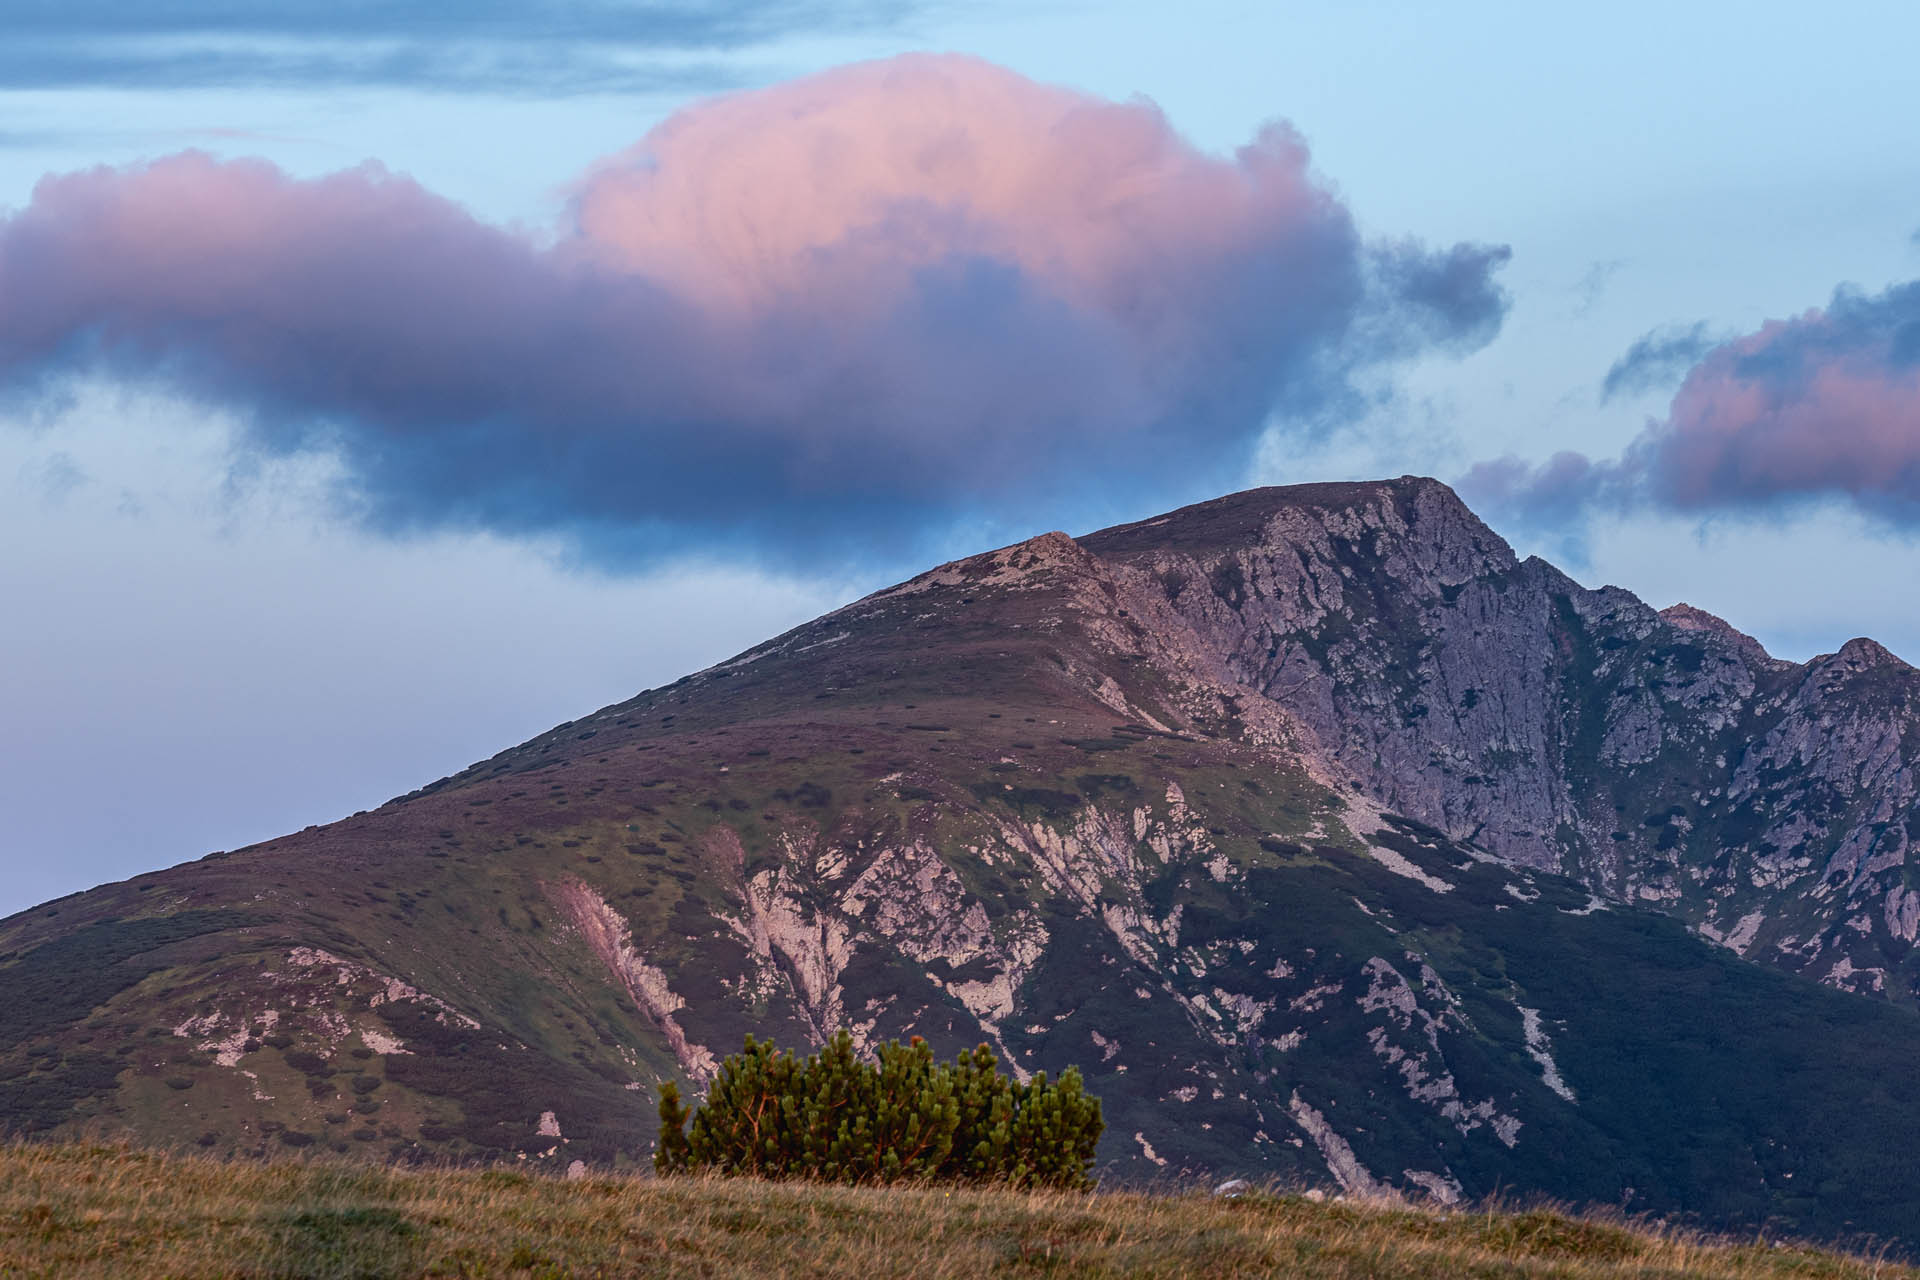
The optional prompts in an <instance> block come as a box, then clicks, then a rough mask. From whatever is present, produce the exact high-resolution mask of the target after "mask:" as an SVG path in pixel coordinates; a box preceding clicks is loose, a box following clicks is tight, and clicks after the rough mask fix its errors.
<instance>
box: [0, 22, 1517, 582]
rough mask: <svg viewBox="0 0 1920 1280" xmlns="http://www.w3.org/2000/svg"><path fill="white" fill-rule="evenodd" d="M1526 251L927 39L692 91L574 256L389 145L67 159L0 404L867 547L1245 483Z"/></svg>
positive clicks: (378, 487)
mask: <svg viewBox="0 0 1920 1280" xmlns="http://www.w3.org/2000/svg"><path fill="white" fill-rule="evenodd" d="M987 170H990V171H992V172H995V173H1000V174H1006V175H1009V180H1008V181H1005V182H999V183H982V182H981V181H980V174H981V173H982V172H983V171H987ZM770 190H771V191H777V192H779V193H780V198H779V199H778V200H777V201H770V200H768V199H767V198H766V194H767V192H768V191H770ZM1506 258H1507V252H1506V250H1505V249H1504V248H1499V247H1487V246H1475V245H1459V246H1454V247H1452V248H1447V249H1440V250H1433V249H1429V248H1425V247H1422V246H1420V245H1417V244H1415V243H1413V242H1411V241H1396V242H1389V243H1384V244H1381V243H1371V242H1368V241H1367V240H1365V239H1364V238H1363V237H1362V236H1361V235H1360V234H1359V232H1358V231H1357V229H1356V227H1355V225H1354V221H1353V219H1352V217H1351V215H1350V214H1349V212H1348V211H1347V209H1346V208H1345V207H1344V206H1343V205H1341V204H1340V202H1339V201H1338V200H1337V199H1335V198H1334V197H1333V196H1332V195H1331V194H1330V193H1329V192H1328V191H1326V190H1325V188H1323V187H1321V186H1320V185H1319V184H1318V182H1317V181H1316V180H1315V178H1314V177H1313V175H1312V172H1311V164H1310V160H1309V157H1308V154H1307V151H1306V148H1305V146H1304V145H1303V144H1302V143H1301V141H1300V139H1299V138H1298V137H1297V136H1296V135H1295V134H1293V133H1292V132H1291V130H1289V129H1287V128H1285V127H1283V126H1272V127H1269V128H1268V129H1266V130H1265V131H1263V132H1262V133H1261V134H1260V135H1259V137H1257V138H1256V139H1255V140H1254V141H1253V142H1252V143H1250V144H1248V145H1247V146H1246V147H1243V148H1242V149H1241V150H1240V151H1239V152H1238V153H1237V154H1236V155H1235V156H1234V157H1233V158H1232V159H1222V158H1217V157H1214V156H1210V155H1207V154H1204V153H1202V152H1200V151H1198V150H1197V149H1195V148H1193V147H1192V146H1191V145H1189V144H1188V143H1187V142H1185V141H1184V140H1183V139H1181V138H1180V137H1179V136H1178V135H1177V134H1176V133H1174V132H1173V130H1172V129H1171V127H1170V126H1169V125H1168V123H1167V121H1166V120H1165V118H1164V117H1163V116H1162V115H1161V114H1160V113H1159V111H1158V110H1157V109H1156V108H1154V107H1153V106H1152V105H1151V104H1150V103H1145V102H1138V101H1136V102H1131V103H1126V104H1116V103H1110V102H1104V101H1100V100H1097V99H1092V98H1088V97H1085V96H1082V95H1079V94H1075V93H1072V92H1069V91H1066V90H1061V89H1056V88H1052V87H1048V86H1043V85H1038V84H1035V83H1033V82H1031V81H1028V80H1025V79H1023V78H1022V77H1019V76H1017V75H1015V74H1013V73H1011V72H1008V71H1004V70H1002V69H1000V68H997V67H993V66H991V65H989V64H986V63H983V62H979V61H977V60H974V59H968V58H957V57H944V58H942V57H927V56H908V57H904V58H898V59H893V60H890V61H887V62H880V63H868V64H861V65H858V66H853V67H846V68H841V69H839V70H837V71H833V72H829V73H826V74H824V75H821V76H815V77H810V78H808V79H805V80H801V81H796V82H793V83H791V84H788V85H783V86H779V87H778V88H775V89H771V90H761V91H757V92H754V93H750V94H740V95H734V96H731V97H726V98H720V99H716V100H712V101H709V102H705V103H702V104H699V105H697V106H695V107H692V108H689V109H688V110H686V111H684V112H682V113H680V114H679V115H677V116H675V117H673V118H671V119H669V120H668V121H666V122H665V123H663V124H662V125H661V126H660V127H659V128H658V129H656V130H655V131H654V132H653V133H652V134H650V135H649V136H648V138H647V139H646V140H645V141H644V142H643V143H642V144H641V145H639V146H638V147H636V148H634V149H633V150H632V151H630V152H627V153H624V154H622V155H618V156H614V157H610V158H609V159H608V160H606V161H604V162H603V163H601V164H599V165H597V166H595V167H594V169H593V170H592V171H591V172H590V174H589V175H588V176H587V177H586V178H585V179H584V180H583V181H582V182H581V183H580V184H579V186H578V188H577V194H576V198H575V202H574V206H573V211H572V223H571V225H570V226H568V227H566V228H563V229H562V230H561V232H560V234H559V235H558V236H557V237H555V238H553V239H551V240H550V241H549V240H535V239H533V238H531V237H529V236H526V235H523V234H521V233H520V232H518V231H512V230H507V229H503V228H499V227H495V226H491V225H489V224H486V223H483V222H480V221H478V220H476V219H475V218H473V217H472V216H471V215H470V214H468V213H467V212H465V211H464V210H462V209H460V208H459V207H458V206H456V205H454V204H452V203H451V202H449V201H446V200H443V199H441V198H439V197H437V196H435V195H433V194H432V193H430V192H427V191H425V190H423V189H422V188H420V187H419V186H418V185H417V184H415V183H412V182H410V181H408V180H406V179H403V178H398V177H395V176H392V175H389V174H386V173H384V172H382V171H380V170H378V169H374V168H363V169H359V170H353V171H348V172H345V173H340V174H335V175H332V176H330V177H327V178H323V179H318V180H308V181H297V180H294V179H291V178H289V177H287V176H286V175H285V174H283V173H281V172H280V171H279V170H277V169H276V168H274V167H273V166H271V165H269V164H266V163H264V162H260V161H239V162H227V163H222V162H218V161H215V160H213V159H211V158H209V157H207V156H205V155H200V154H196V153H187V154H184V155H180V156H175V157H170V158H168V159H165V160H161V161H157V162H155V163H153V164H151V165H147V166H142V167H137V168H133V169H127V170H111V169H96V170H92V171H89V172H85V173H79V174H71V175H65V176H62V177H57V178H49V179H46V180H44V181H43V182H42V183H41V184H40V185H39V187H38V188H37V189H36V192H35V196H34V199H33V201H32V203H31V204H30V205H29V206H27V207H26V208H25V209H23V210H21V211H20V212H19V213H18V214H16V215H14V216H13V217H12V218H10V219H7V220H6V221H4V222H0V393H11V394H13V395H15V396H32V395H38V394H43V393H46V392H49V391H52V390H56V389H58V388H59V387H60V386H61V385H62V383H63V380H67V379H70V378H72V377H74V376H76V375H78V376H97V375H101V374H106V375H110V376H114V377H118V378H121V379H126V380H130V381H135V382H141V383H149V384H155V385H158V386H160V387H163V388H165V389H168V390H171V391H173V392H175V393H177V394H181V395H184V396H188V397H191V398H193V399H195V400H198V401H201V402H204V403H206V404H208V405H212V406H217V407H220V408H224V409H226V410H229V411H231V412H233V413H235V414H236V415H238V416H239V418H240V420H241V421H242V423H243V424H244V426H243V432H244V434H243V438H242V441H241V444H242V447H243V449H245V450H248V451H251V452H252V453H254V454H256V455H285V454H293V453H300V452H304V451H315V452H322V453H326V454H329V455H331V456H333V457H335V458H337V459H338V460H339V462H340V464H341V466H342V470H343V473H344V475H345V482H344V488H343V490H342V494H341V498H342V501H343V503H344V504H346V505H347V506H348V508H349V509H350V510H351V511H352V512H353V513H354V514H355V515H357V516H358V518H360V519H361V520H363V521H364V522H366V523H367V524H369V525H371V526H373V527H375V528H378V529H381V530H385V531H390V532H401V531H406V530H414V529H421V530H425V529H441V528H474V529H485V530H489V531H492V532H495V533H500V534H506V535H509V536H515V535H555V534H557V535H560V536H562V537H564V538H567V539H570V540H571V541H572V542H573V544H574V545H575V546H577V547H578V548H579V549H580V550H581V552H582V554H584V555H586V556H588V557H591V558H594V559H597V560H599V561H601V562H604V563H607V564H612V565H618V564H624V563H633V562H637V561H641V560H644V559H646V558H647V557H650V556H654V555H657V554H659V553H661V552H663V551H672V550H675V549H679V548H686V547H692V546H699V547H714V546H717V545H723V544H729V543H731V544H733V545H735V546H738V547H743V548H747V549H750V550H753V551H756V552H758V553H760V554H763V555H767V556H774V557H787V558H796V559H798V558H805V557H818V556H822V555H825V556H834V557H847V558H863V557H867V556H870V555H872V554H873V553H874V552H875V551H876V550H877V549H882V548H884V549H886V550H887V552H888V553H889V554H900V553H902V552H905V551H907V550H909V548H908V546H907V544H909V543H911V542H913V540H914V539H916V538H923V537H929V538H931V537H938V536H939V535H940V534H942V533H944V532H945V531H947V530H950V529H952V528H954V527H956V526H957V525H959V524H961V523H968V522H976V521H987V522H990V523H991V522H993V521H996V520H1003V521H1007V522H1011V523H1019V524H1022V525H1024V524H1028V523H1030V522H1031V521H1032V520H1033V519H1034V513H1035V512H1040V511H1045V512H1047V513H1048V515H1047V516H1045V517H1044V518H1046V519H1047V520H1049V521H1050V522H1052V523H1055V524H1058V523H1060V522H1062V521H1066V520H1070V519H1072V518H1073V515H1074V513H1075V512H1076V511H1078V510H1085V509H1087V504H1089V503H1093V502H1105V503H1111V502H1114V501H1116V500H1118V501H1126V500H1130V498H1132V497H1135V496H1137V497H1141V498H1150V497H1155V496H1166V495H1167V494H1168V493H1169V492H1173V493H1180V492H1182V486H1197V487H1214V486H1218V485H1223V484H1226V483H1230V482H1231V481H1232V480H1233V479H1235V478H1236V477H1237V476H1238V475H1239V474H1242V472H1243V468H1244V466H1245V464H1246V462H1247V460H1248V458H1249V457H1250V455H1251V452H1252V450H1253V448H1254V445H1255V443H1256V442H1257V440H1258V439H1259V437H1260V436H1261V434H1262V432H1263V431H1264V430H1265V429H1266V428H1267V427H1268V425H1269V423H1270V422H1271V421H1272V420H1273V419H1274V417H1275V415H1276V414H1280V415H1283V416H1285V417H1288V418H1289V419H1290V420H1301V419H1314V420H1316V421H1320V422H1324V421H1326V420H1327V419H1328V418H1329V417H1333V416H1337V415H1338V414H1339V413H1340V412H1341V411H1342V408H1343V406H1347V405H1350V404H1351V403H1352V402H1353V399H1354V393H1353V390H1352V388H1353V387H1354V385H1355V381H1356V378H1357V375H1359V374H1361V373H1362V372H1369V373H1371V372H1374V371H1378V370H1381V369H1382V368H1384V367H1387V366H1390V365H1391V364H1392V363H1393V362H1394V361H1397V360H1401V359H1404V358H1408V357H1413V356H1418V355H1421V354H1424V353H1427V352H1433V351H1440V352H1460V351H1465V350H1469V349H1472V348H1473V347H1475V346H1476V345H1478V344H1481V343H1484V342H1485V341H1487V340H1488V339H1489V338H1491V337H1492V336H1493V335H1494V333H1495V332H1496V331H1497V329H1498V327H1499V324H1500V321H1501V318H1502V316H1503V315H1504V314H1505V309H1506V297H1505V294H1504V292H1503V291H1502V290H1501V289H1500V288H1499V286H1498V285H1497V283H1496V280H1495V277H1496V273H1497V271H1498V269H1499V268H1500V266H1501V265H1502V264H1503V263H1504V262H1505V261H1506Z"/></svg>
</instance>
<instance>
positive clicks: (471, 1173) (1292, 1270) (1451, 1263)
mask: <svg viewBox="0 0 1920 1280" xmlns="http://www.w3.org/2000/svg"><path fill="white" fill-rule="evenodd" d="M1916 1274H1920V1273H1916V1272H1914V1271H1912V1270H1910V1269H1908V1268H1906V1267H1901V1266H1897V1265H1894V1264H1892V1263H1890V1262H1888V1261H1886V1260H1885V1259H1875V1258H1873V1257H1860V1256H1845V1255H1840V1254H1835V1253H1824V1252H1819V1251H1816V1250H1813V1249H1809V1248H1802V1247H1782V1246H1780V1245H1778V1244H1774V1243H1769V1242H1765V1241H1758V1240H1755V1241H1745V1242H1740V1241H1724V1240H1720V1241H1717V1240H1710V1239H1706V1238H1702V1237H1697V1236H1694V1235H1690V1234H1688V1233H1685V1232H1679V1231H1673V1230H1661V1229H1648V1228H1644V1227H1639V1226H1628V1225H1622V1224H1617V1223H1608V1222H1601V1221H1594V1220H1587V1219H1581V1218H1578V1217H1574V1216H1569V1215H1565V1214H1559V1213H1554V1212H1548V1211H1538V1210H1536V1211H1527V1212H1499V1211H1488V1210H1485V1209H1481V1210H1476V1211H1470V1212H1456V1213H1446V1214H1436V1213H1431V1212H1425V1211H1413V1210H1408V1209H1404V1208H1396V1207H1392V1206H1384V1205H1376V1206H1367V1205H1356V1204H1347V1203H1336V1202H1328V1203H1320V1202H1315V1201H1313V1200H1310V1199H1308V1198H1306V1197H1304V1196H1294V1195H1270V1194H1262V1193H1256V1194H1251V1195H1246V1196H1243V1197H1240V1198H1237V1199H1216V1198H1213V1197H1211V1196H1207V1195H1204V1194H1199V1193H1194V1194H1143V1193H1137V1192H1116V1193H1107V1192H1101V1193H1095V1194H1077V1195H1062V1194H1022V1193H1014V1192H1006V1191H989V1190H955V1191H951V1192H949V1191H946V1190H942V1189H937V1188H920V1189H904V1190H903V1189H891V1190H880V1189H859V1188H845V1187H823V1186H807V1185H796V1184H784V1185H782V1184H770V1183H756V1182H746V1181H731V1182H729V1181H698V1180H669V1181H659V1180H655V1179H653V1178H650V1177H590V1178H586V1179H583V1180H578V1181H573V1182H565V1181H559V1180H555V1179H552V1178H547V1177H533V1176H529V1175H525V1174H522V1173H519V1172H517V1171H514V1170H505V1169H496V1170H475V1169H443V1170H425V1171H421V1170H397V1169H384V1168H368V1167H365V1166H357V1167H356V1166H349V1165H344V1164H330V1163H325V1162H319V1161H302V1160H292V1159H289V1160H282V1161H278V1162H271V1163H246V1162H233V1163H228V1162H221V1161H217V1160H213V1159H208V1158H204V1157H198V1156H180V1155H164V1154H158V1153H154V1152H150V1151H142V1150H137V1149H132V1148H126V1147H105V1146H80V1145H68V1146H45V1145H27V1144H19V1145H13V1146H9V1147H4V1148H0V1276H57V1277H69V1276H72V1277H84V1276H169V1277H216V1276H218V1277H227V1276H233V1277H240V1276H259V1277H268V1276H287V1277H309V1276H311V1277H349V1276H367V1277H372V1276H503V1277H504V1276H525V1277H562V1276H607V1277H614V1276H714V1277H723V1276H741V1277H749V1276H751V1277H766V1276H782V1275H793V1276H859V1277H874V1278H875V1280H877V1278H879V1277H929V1278H933V1277H978V1276H990V1275H1008V1276H1026V1275H1058V1276H1169V1277H1172V1276H1181V1277H1185V1276H1206V1277H1235V1276H1275V1275H1282V1276H1309V1277H1353V1278H1356V1280H1357V1278H1359V1277H1370V1278H1371V1277H1388V1278H1393V1277H1409V1278H1411V1277H1453V1276H1486V1277H1534V1276H1539V1277H1549V1276H1552V1277H1569V1278H1583V1280H1584V1278H1586V1277H1594V1278H1599V1277H1628V1276H1631V1277H1636V1278H1650V1277H1661V1276H1710V1277H1742V1278H1747V1277H1752V1278H1755V1280H1758V1278H1760V1277H1829V1276H1830V1277H1853V1276H1859V1277H1876V1278H1878V1277H1895V1276H1909V1277H1910V1276H1914V1275H1916Z"/></svg>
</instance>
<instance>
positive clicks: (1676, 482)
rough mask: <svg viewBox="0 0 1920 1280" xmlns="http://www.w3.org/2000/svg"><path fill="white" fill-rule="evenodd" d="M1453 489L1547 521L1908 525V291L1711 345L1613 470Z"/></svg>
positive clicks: (1918, 462) (1556, 465) (1919, 406)
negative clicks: (1600, 515)
mask: <svg viewBox="0 0 1920 1280" xmlns="http://www.w3.org/2000/svg"><path fill="white" fill-rule="evenodd" d="M1616 367H1618V366H1616ZM1462 487H1463V489H1465V490H1466V491H1468V492H1469V493H1470V494H1473V495H1476V496H1479V497H1482V498H1484V499H1486V500H1488V501H1490V502H1492V503H1495V504H1497V505H1500V506H1503V507H1506V508H1507V509H1509V510H1512V511H1513V512H1514V513H1515V514H1517V515H1521V516H1533V517H1535V518H1545V519H1547V520H1548V521H1549V522H1551V521H1552V520H1554V519H1566V518H1568V517H1569V516H1574V515H1577V514H1578V513H1579V512H1580V511H1581V509H1582V508H1583V507H1584V506H1585V505H1588V504H1590V503H1592V502H1595V501H1601V502H1606V503H1610V504H1616V505H1631V504H1633V503H1638V502H1647V501H1651V502H1655V503H1658V504H1660V505H1663V506H1666V507H1669V508H1672V509H1675V510H1681V511H1702V512H1704V511H1714V510H1733V509H1741V508H1756V507H1763V506H1767V505H1771V504H1775V503H1779V502H1793V501H1810V500H1819V499H1841V500H1845V501H1850V502H1852V503H1854V504H1856V505H1858V506H1859V507H1861V508H1862V509H1864V510H1867V511H1870V512H1872V513H1874V514H1876V515H1879V516H1882V517H1885V518H1887V519H1890V520H1893V521H1895V522H1897V523H1902V524H1915V523H1920V282H1916V283H1911V284H1905V285H1897V286H1894V287H1893V288H1890V289H1887V290H1885V291H1883V292H1881V293H1879V294H1873V295H1868V294H1863V293H1860V292H1859V291H1857V290H1852V289H1842V290H1840V291H1839V292H1837V293H1836V294H1835V295H1834V298H1833V301H1832V302H1831V303H1830V304H1829V305H1828V306H1827V307H1825V308H1824V309H1821V308H1816V309H1813V310H1809V311H1807V312H1805V313H1803V314H1801V315H1799V316H1796V317H1794V318H1792V319H1789V320H1776V321H1770V322H1768V323H1767V324H1765V325H1763V326H1761V327H1760V328H1759V329H1758V330H1756V331H1755V332H1753V333H1751V334H1747V335H1745V336H1742V337H1739V338H1736V339H1733V340H1731V341H1727V342H1722V343H1719V344H1716V345H1712V346H1710V347H1709V348H1708V349H1707V350H1706V351H1705V352H1704V354H1703V355H1702V356H1700V358H1699V359H1698V362H1697V363H1695V364H1694V365H1693V367H1692V368H1691V369H1690V370H1688V371H1687V373H1686V376H1685V379H1684V381H1682V382H1681V385H1680V388H1679V390H1678V391H1677V392H1676V393H1675V394H1674V397H1673V400H1672V402H1671V404H1670V405H1669V406H1668V409H1667V414H1666V417H1665V418H1663V419H1661V420H1658V421H1655V422H1652V423H1650V424H1649V425H1648V426H1647V429H1646V430H1645V431H1644V432H1642V433H1641V435H1640V437H1639V438H1638V439H1637V440H1635V441H1634V443H1633V444H1632V445H1631V446H1630V447H1629V448H1628V449H1627V450H1626V452H1625V453H1624V454H1623V455H1622V456H1621V457H1620V458H1619V459H1617V460H1613V461H1594V460H1590V459H1588V458H1586V457H1585V456H1583V455H1580V454H1572V453H1563V454H1560V455H1557V456H1556V457H1555V458H1554V459H1552V460H1551V461H1550V462H1548V463H1546V464H1544V465H1542V466H1539V467H1529V466H1528V465H1526V464H1524V463H1521V462H1518V461H1517V460H1514V459H1510V458H1509V459H1501V460H1499V461H1497V462H1491V463H1483V464H1481V465H1480V466H1478V467H1476V468H1474V470H1473V471H1472V472H1471V473H1470V474H1469V475H1468V477H1466V479H1464V480H1463V481H1462Z"/></svg>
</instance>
